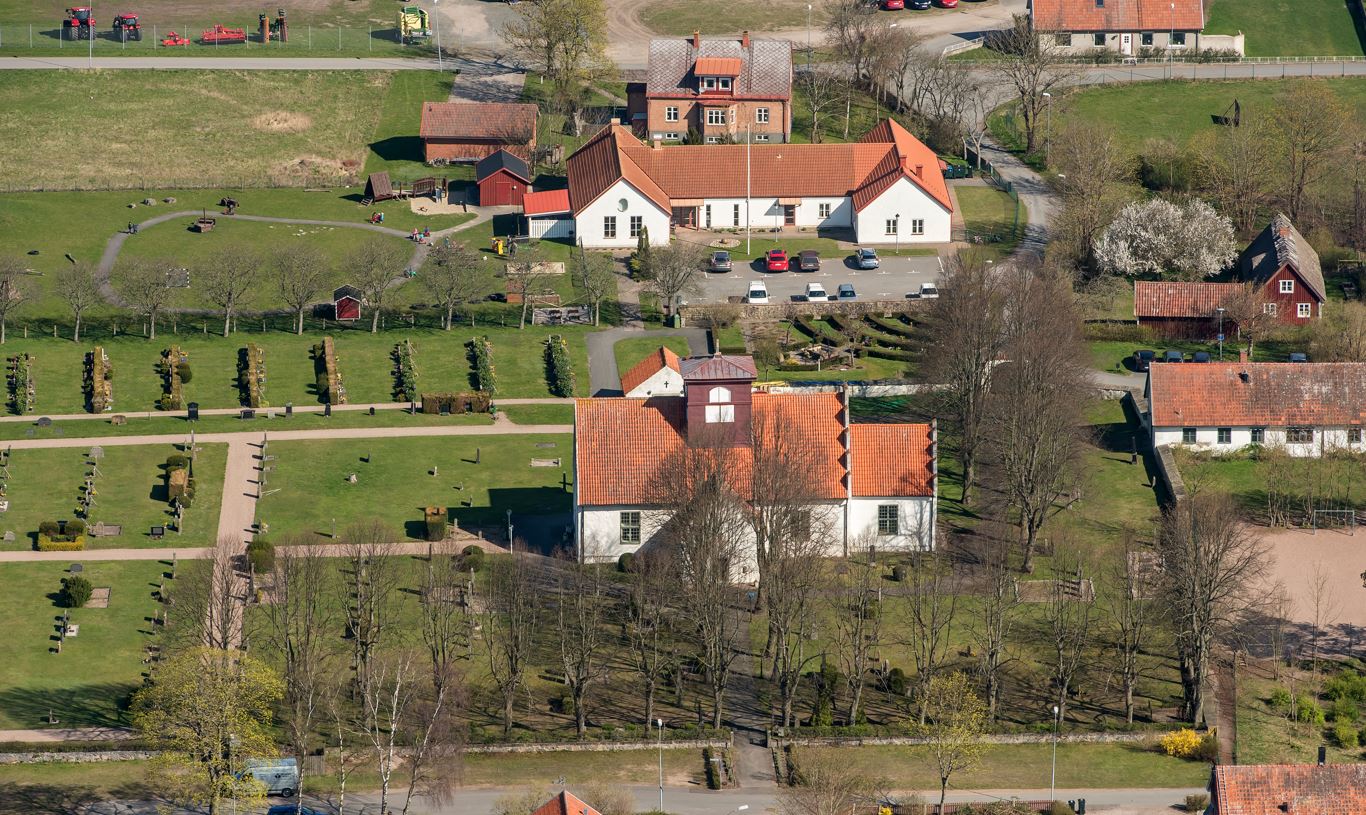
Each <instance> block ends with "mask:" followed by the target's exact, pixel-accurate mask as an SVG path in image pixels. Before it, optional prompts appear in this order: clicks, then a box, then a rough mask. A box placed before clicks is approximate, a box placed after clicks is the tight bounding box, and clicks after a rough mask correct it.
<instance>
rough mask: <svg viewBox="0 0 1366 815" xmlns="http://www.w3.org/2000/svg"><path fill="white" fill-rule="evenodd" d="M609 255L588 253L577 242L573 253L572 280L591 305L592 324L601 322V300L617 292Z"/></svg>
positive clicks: (615, 277) (615, 273) (614, 271)
mask: <svg viewBox="0 0 1366 815" xmlns="http://www.w3.org/2000/svg"><path fill="white" fill-rule="evenodd" d="M614 266H615V263H614V261H613V260H612V256H611V255H606V254H603V253H601V252H593V253H592V254H589V253H588V252H586V251H584V248H583V244H582V243H580V244H579V248H578V251H577V252H575V253H574V260H573V269H574V280H575V281H576V282H578V284H579V288H581V289H583V294H584V299H585V300H587V301H588V304H589V305H591V306H592V307H593V325H600V324H601V322H602V301H604V300H606V299H607V298H609V297H611V296H612V295H614V294H616V293H617V272H616V269H615V268H614Z"/></svg>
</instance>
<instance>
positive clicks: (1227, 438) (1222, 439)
mask: <svg viewBox="0 0 1366 815" xmlns="http://www.w3.org/2000/svg"><path fill="white" fill-rule="evenodd" d="M1218 433H1219V435H1218V436H1217V438H1218V440H1219V443H1220V444H1233V428H1231V427H1221V428H1219V430H1218Z"/></svg>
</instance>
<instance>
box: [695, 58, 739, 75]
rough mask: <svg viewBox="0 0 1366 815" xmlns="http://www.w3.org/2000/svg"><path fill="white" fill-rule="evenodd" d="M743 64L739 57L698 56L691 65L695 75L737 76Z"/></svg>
mask: <svg viewBox="0 0 1366 815" xmlns="http://www.w3.org/2000/svg"><path fill="white" fill-rule="evenodd" d="M742 64H743V62H742V60H741V59H740V58H739V57H698V58H697V64H696V65H695V66H693V74H694V75H696V76H739V75H740V66H741V65H742Z"/></svg>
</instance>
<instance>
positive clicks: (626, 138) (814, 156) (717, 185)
mask: <svg viewBox="0 0 1366 815" xmlns="http://www.w3.org/2000/svg"><path fill="white" fill-rule="evenodd" d="M916 167H920V168H921V170H920V173H919V174H918V175H917V174H916ZM568 175H569V189H570V199H571V201H572V203H573V206H574V211H575V212H581V211H582V210H583V209H584V208H585V207H587V206H588V205H589V204H591V203H592V202H593V201H594V200H596V199H597V198H598V197H599V196H600V195H602V194H603V193H604V192H605V191H607V190H608V189H609V188H610V187H611V186H612V185H613V184H614V183H616V182H617V180H619V179H625V180H626V181H628V182H629V183H630V184H631V185H632V186H634V187H635V188H636V189H638V190H640V191H641V193H642V194H644V195H646V196H647V197H648V198H650V200H652V201H654V202H655V203H656V204H658V205H659V207H660V208H661V209H663V210H665V211H668V210H669V209H670V199H704V198H744V197H745V195H746V190H747V187H746V180H747V179H748V193H749V194H750V195H752V196H756V197H770V196H771V197H783V198H801V197H803V196H830V197H836V196H854V197H855V201H854V206H855V208H861V207H862V206H866V205H867V204H868V203H869V202H871V201H872V200H873V199H875V198H876V197H877V196H878V195H881V194H882V193H883V192H885V191H886V189H887V188H888V187H890V186H891V185H892V184H893V183H895V182H896V181H897V180H898V179H901V178H908V179H910V181H911V182H912V183H913V184H915V185H916V186H918V187H920V188H921V189H923V190H924V191H925V192H926V193H927V194H928V195H929V196H930V197H931V198H933V199H934V200H936V201H938V202H939V203H940V204H941V205H942V206H943V207H945V208H946V209H949V210H952V209H953V201H952V199H951V198H949V193H948V187H947V185H946V184H945V183H944V175H943V173H942V171H941V170H940V166H939V160H938V158H937V157H936V156H935V154H934V151H932V150H930V148H929V147H926V146H925V145H924V144H923V143H922V142H921V141H920V140H919V139H917V138H915V136H913V135H911V134H910V132H908V131H907V130H906V129H905V128H903V127H902V126H901V125H898V124H896V123H895V122H891V121H886V122H883V123H881V124H879V125H878V126H877V127H876V128H874V129H873V130H872V131H870V132H869V133H868V134H866V135H865V136H864V137H863V139H861V140H860V141H858V142H855V143H852V144H752V145H741V144H731V145H725V144H719V145H679V146H676V147H660V148H653V147H647V146H646V145H644V144H642V143H641V142H640V140H639V139H637V138H636V137H635V136H633V135H632V134H631V132H630V131H629V130H627V129H626V128H624V127H621V126H620V125H612V126H609V127H607V128H605V129H603V131H602V132H601V133H599V134H598V135H597V136H596V137H595V138H593V139H591V140H589V142H588V143H587V144H585V145H584V146H583V147H581V148H579V150H578V151H577V152H575V153H574V155H572V156H570V157H569V161H568Z"/></svg>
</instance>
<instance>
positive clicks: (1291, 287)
mask: <svg viewBox="0 0 1366 815" xmlns="http://www.w3.org/2000/svg"><path fill="white" fill-rule="evenodd" d="M1294 293H1295V281H1293V280H1282V281H1281V294H1294Z"/></svg>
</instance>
